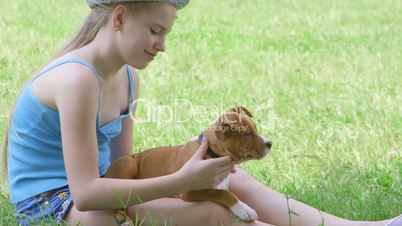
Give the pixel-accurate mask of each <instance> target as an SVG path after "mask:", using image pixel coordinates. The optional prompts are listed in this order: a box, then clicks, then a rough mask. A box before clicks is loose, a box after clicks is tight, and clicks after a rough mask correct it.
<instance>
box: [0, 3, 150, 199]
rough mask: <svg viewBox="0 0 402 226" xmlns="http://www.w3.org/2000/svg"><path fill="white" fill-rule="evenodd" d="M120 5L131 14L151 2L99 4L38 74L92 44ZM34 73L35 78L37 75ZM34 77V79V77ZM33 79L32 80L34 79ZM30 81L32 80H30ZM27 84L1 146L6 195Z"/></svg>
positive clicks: (1, 170) (146, 6) (19, 93)
mask: <svg viewBox="0 0 402 226" xmlns="http://www.w3.org/2000/svg"><path fill="white" fill-rule="evenodd" d="M118 5H125V6H126V7H127V8H128V12H129V13H133V12H136V11H137V10H140V9H143V8H148V6H149V5H151V3H149V2H135V3H120V4H107V5H106V4H98V5H97V6H96V7H94V8H93V9H92V10H91V11H90V13H89V15H88V16H87V17H86V19H85V20H84V22H83V23H82V25H81V26H80V28H79V29H78V30H77V31H76V32H75V33H74V35H73V36H72V37H71V38H70V39H69V40H68V41H67V42H66V43H65V44H64V45H63V47H62V48H61V49H60V50H59V51H57V53H56V54H55V55H54V56H53V57H51V58H50V59H49V60H48V61H47V62H46V63H45V64H44V65H43V66H42V67H40V69H39V70H38V71H37V72H36V73H38V72H39V71H40V70H41V69H42V68H44V67H45V66H46V65H47V64H49V63H50V62H51V61H53V60H55V59H57V58H59V57H60V56H63V55H64V54H66V53H68V52H71V51H73V50H75V49H79V48H81V47H84V46H86V45H87V44H89V43H90V42H92V41H93V40H94V39H95V37H96V35H97V34H98V31H99V30H100V29H101V28H102V27H103V26H104V25H106V24H107V21H108V19H109V18H110V16H111V15H112V13H113V11H114V9H115V8H116V7H117V6H118ZM36 73H34V74H33V76H34V75H35V74H36ZM33 76H32V77H33ZM32 77H31V78H32ZM29 80H30V79H29ZM29 80H28V81H29ZM26 84H27V82H26V83H25V84H24V85H23V86H22V88H21V89H20V91H19V92H18V95H17V96H16V98H15V100H14V103H13V105H12V107H11V110H10V113H9V116H8V120H7V122H6V125H5V128H4V133H3V140H2V145H1V149H0V152H1V157H0V165H1V169H0V179H1V181H2V186H1V187H2V189H1V190H2V191H3V192H4V193H8V192H9V184H8V175H7V172H8V163H7V158H8V157H7V156H8V140H9V130H10V124H11V122H12V115H13V112H14V109H15V105H16V102H17V100H18V98H19V96H20V95H21V92H22V90H23V88H24V86H25V85H26Z"/></svg>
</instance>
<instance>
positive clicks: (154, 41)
mask: <svg viewBox="0 0 402 226" xmlns="http://www.w3.org/2000/svg"><path fill="white" fill-rule="evenodd" d="M175 19H176V8H175V7H174V6H171V5H169V4H160V3H153V4H152V5H151V6H150V7H147V8H144V9H141V10H137V11H136V12H134V13H132V15H129V16H126V17H125V19H124V22H123V23H122V27H121V31H120V35H118V38H117V39H118V40H117V47H118V48H119V52H120V54H121V57H122V58H123V60H124V61H125V62H126V63H127V64H130V65H131V66H133V67H135V68H137V69H143V68H145V67H146V66H147V65H148V64H149V62H151V61H152V60H153V59H154V58H155V57H156V56H157V54H158V53H159V52H164V51H165V49H166V45H165V38H166V35H167V34H168V33H169V32H170V31H171V29H172V27H173V24H174V21H175Z"/></svg>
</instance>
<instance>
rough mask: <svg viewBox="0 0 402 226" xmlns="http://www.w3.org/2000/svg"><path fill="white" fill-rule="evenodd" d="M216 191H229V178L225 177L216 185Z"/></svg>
mask: <svg viewBox="0 0 402 226" xmlns="http://www.w3.org/2000/svg"><path fill="white" fill-rule="evenodd" d="M215 188H216V189H222V190H229V176H227V177H226V178H225V179H224V180H223V181H222V182H221V183H220V184H218V185H217V186H216V187H215Z"/></svg>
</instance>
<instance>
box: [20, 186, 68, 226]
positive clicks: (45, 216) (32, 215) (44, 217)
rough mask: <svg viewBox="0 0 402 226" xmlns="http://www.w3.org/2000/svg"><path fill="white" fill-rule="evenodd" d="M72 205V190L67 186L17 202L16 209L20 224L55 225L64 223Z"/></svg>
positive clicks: (23, 225) (26, 225)
mask: <svg viewBox="0 0 402 226" xmlns="http://www.w3.org/2000/svg"><path fill="white" fill-rule="evenodd" d="M72 206H73V200H72V197H71V193H70V190H69V188H68V186H65V187H61V188H58V189H55V190H51V191H48V192H45V193H42V194H39V195H36V196H34V197H31V198H28V199H26V200H24V201H22V202H19V203H17V204H15V211H16V216H17V220H18V224H19V225H22V226H28V225H37V224H41V225H43V224H45V225H55V224H61V223H62V221H63V218H64V217H65V216H66V215H67V213H68V212H69V211H70V209H71V207H72Z"/></svg>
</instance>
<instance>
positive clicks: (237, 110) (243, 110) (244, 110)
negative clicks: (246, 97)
mask: <svg viewBox="0 0 402 226" xmlns="http://www.w3.org/2000/svg"><path fill="white" fill-rule="evenodd" d="M229 112H235V113H237V114H242V113H244V114H246V115H247V116H248V117H250V118H252V117H253V115H252V114H251V113H250V111H249V110H248V109H247V108H246V107H243V106H242V105H239V106H236V107H233V108H231V109H230V110H229Z"/></svg>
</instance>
